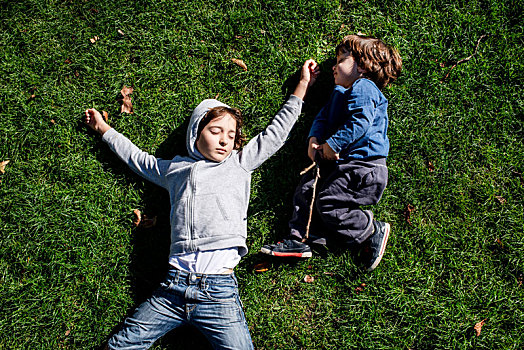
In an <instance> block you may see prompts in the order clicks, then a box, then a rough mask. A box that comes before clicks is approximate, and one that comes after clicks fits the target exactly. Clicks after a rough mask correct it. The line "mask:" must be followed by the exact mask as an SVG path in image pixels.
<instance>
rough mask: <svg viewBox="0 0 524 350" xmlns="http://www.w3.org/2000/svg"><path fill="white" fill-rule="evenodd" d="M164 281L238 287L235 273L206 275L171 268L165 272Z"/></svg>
mask: <svg viewBox="0 0 524 350" xmlns="http://www.w3.org/2000/svg"><path fill="white" fill-rule="evenodd" d="M166 280H167V281H169V282H172V283H175V284H176V283H179V282H185V283H187V284H188V285H191V284H201V283H204V284H232V283H234V284H235V285H238V281H237V279H236V277H235V273H234V272H232V273H230V274H206V273H196V272H187V271H182V270H177V269H175V268H173V267H171V268H170V269H169V271H168V272H167V276H166Z"/></svg>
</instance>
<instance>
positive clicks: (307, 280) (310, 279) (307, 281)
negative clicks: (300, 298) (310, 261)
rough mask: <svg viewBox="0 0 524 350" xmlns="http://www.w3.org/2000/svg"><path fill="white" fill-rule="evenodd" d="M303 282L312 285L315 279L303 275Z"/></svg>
mask: <svg viewBox="0 0 524 350" xmlns="http://www.w3.org/2000/svg"><path fill="white" fill-rule="evenodd" d="M304 282H306V283H313V282H315V278H314V277H313V276H310V275H305V276H304Z"/></svg>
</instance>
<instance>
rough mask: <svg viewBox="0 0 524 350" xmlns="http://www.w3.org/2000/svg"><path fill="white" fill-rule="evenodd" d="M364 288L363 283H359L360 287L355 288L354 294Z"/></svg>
mask: <svg viewBox="0 0 524 350" xmlns="http://www.w3.org/2000/svg"><path fill="white" fill-rule="evenodd" d="M365 287H366V284H365V283H361V284H360V286H358V287H357V288H355V292H357V293H360V292H362V291H363V290H364V288H365Z"/></svg>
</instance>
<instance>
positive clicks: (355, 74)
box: [333, 51, 362, 88]
mask: <svg viewBox="0 0 524 350" xmlns="http://www.w3.org/2000/svg"><path fill="white" fill-rule="evenodd" d="M333 77H334V78H335V84H336V85H341V86H343V87H345V88H349V87H351V85H353V83H354V82H355V80H357V79H358V78H361V77H362V71H361V70H360V68H358V65H357V63H356V62H355V59H354V58H353V56H352V55H351V54H350V53H349V52H343V51H340V52H339V53H338V55H337V63H336V64H335V65H334V66H333Z"/></svg>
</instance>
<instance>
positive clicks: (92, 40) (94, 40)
mask: <svg viewBox="0 0 524 350" xmlns="http://www.w3.org/2000/svg"><path fill="white" fill-rule="evenodd" d="M98 39H100V38H99V37H98V36H96V35H95V36H94V37H92V38H91V39H89V41H90V42H91V44H94V43H95V42H96V41H97V40H98Z"/></svg>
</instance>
